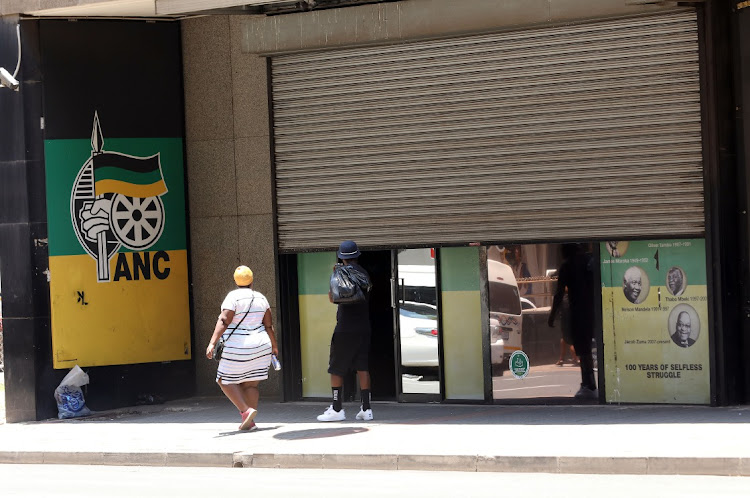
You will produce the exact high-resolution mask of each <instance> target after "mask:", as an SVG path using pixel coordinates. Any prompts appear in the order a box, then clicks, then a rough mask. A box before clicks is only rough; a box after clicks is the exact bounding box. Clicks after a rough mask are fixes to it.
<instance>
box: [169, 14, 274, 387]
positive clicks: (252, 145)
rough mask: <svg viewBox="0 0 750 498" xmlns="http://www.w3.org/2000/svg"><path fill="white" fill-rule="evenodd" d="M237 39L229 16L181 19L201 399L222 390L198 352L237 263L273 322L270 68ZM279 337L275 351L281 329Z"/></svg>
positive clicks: (210, 365)
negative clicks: (250, 273)
mask: <svg viewBox="0 0 750 498" xmlns="http://www.w3.org/2000/svg"><path fill="white" fill-rule="evenodd" d="M241 34H242V30H241V26H240V19H239V18H237V17H233V16H232V17H230V16H210V17H201V18H195V19H188V20H185V21H182V42H183V64H184V85H185V127H186V133H185V135H186V149H187V178H188V196H189V197H188V198H189V236H190V250H191V258H192V259H191V261H192V275H193V306H194V310H195V313H194V317H195V334H196V337H195V353H196V376H197V382H196V384H197V391H198V394H199V395H212V394H219V392H220V391H219V389H218V387H217V386H216V384H215V382H214V379H215V375H216V363H215V362H213V361H210V360H207V359H206V358H205V356H204V351H205V347H206V345H207V343H208V340H209V338H210V336H211V333H212V332H213V327H214V324H215V323H216V317H217V316H218V314H219V312H220V305H221V302H222V300H223V298H224V296H225V295H226V293H227V292H228V291H230V290H231V289H233V288H234V283H233V281H232V272H233V270H234V268H235V267H236V266H237V265H239V264H244V265H247V266H249V267H250V268H251V269H252V270H253V272H254V274H255V284H254V286H255V290H257V291H259V292H261V293H262V294H264V295H265V296H266V297H267V298H268V301H269V303H270V304H271V307H272V312H273V313H274V318H275V319H276V317H277V315H278V313H277V305H276V299H277V298H276V280H275V275H276V266H275V265H276V260H275V254H274V228H273V209H272V194H273V193H272V170H271V159H270V141H269V120H268V93H267V83H266V80H267V71H266V60H265V58H262V57H258V56H255V55H251V54H243V53H242V51H241ZM276 321H277V320H276ZM277 323H278V321H277ZM276 333H277V338H278V340H279V343H281V339H280V335H281V334H280V329H279V327H278V325H277V327H276ZM261 393H262V396H263V397H271V398H279V397H280V396H281V379H280V376H279V375H278V374H275V373H274V372H272V373H271V374H270V378H269V380H268V381H266V382H263V383H262V384H261Z"/></svg>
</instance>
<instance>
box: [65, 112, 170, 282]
mask: <svg viewBox="0 0 750 498" xmlns="http://www.w3.org/2000/svg"><path fill="white" fill-rule="evenodd" d="M103 145H104V137H103V136H102V130H101V125H100V123H99V116H98V114H94V128H93V130H92V132H91V149H92V152H91V157H90V158H89V160H88V161H86V164H84V165H83V167H82V168H81V170H80V172H79V173H78V176H77V177H76V180H75V184H74V186H73V192H72V195H71V197H70V214H71V218H72V220H73V226H74V227H75V231H76V235H77V236H78V240H79V242H80V243H81V246H83V248H84V249H85V250H86V252H88V253H89V254H90V255H91V256H92V257H93V258H94V259H96V261H97V280H98V281H99V282H109V281H110V272H109V259H110V258H111V257H112V256H113V255H114V254H115V253H117V251H118V249H120V246H121V245H122V246H125V247H127V248H128V249H132V250H134V251H138V250H143V249H147V248H149V247H151V246H152V245H153V244H154V242H156V241H157V240H158V239H159V237H160V236H161V234H162V231H163V229H164V204H163V203H162V201H161V199H160V196H161V195H163V194H165V193H166V192H167V185H166V183H165V182H164V177H163V175H162V171H161V164H160V162H159V154H155V155H153V156H151V157H134V156H130V155H127V154H122V153H119V152H108V151H105V150H104V149H103ZM157 273H161V272H157Z"/></svg>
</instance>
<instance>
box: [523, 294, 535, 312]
mask: <svg viewBox="0 0 750 498" xmlns="http://www.w3.org/2000/svg"><path fill="white" fill-rule="evenodd" d="M533 309H536V304H534V303H532V302H531V301H530V300H529V299H526V298H525V297H522V298H521V310H533Z"/></svg>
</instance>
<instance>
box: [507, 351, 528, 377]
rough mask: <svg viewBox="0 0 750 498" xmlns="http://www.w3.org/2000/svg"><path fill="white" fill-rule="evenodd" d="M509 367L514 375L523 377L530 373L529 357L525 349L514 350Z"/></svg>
mask: <svg viewBox="0 0 750 498" xmlns="http://www.w3.org/2000/svg"><path fill="white" fill-rule="evenodd" d="M508 368H510V373H512V374H513V377H515V378H516V379H523V378H524V377H526V376H527V375H529V357H528V356H526V353H524V352H523V351H520V350H519V351H513V354H512V355H510V360H509V361H508Z"/></svg>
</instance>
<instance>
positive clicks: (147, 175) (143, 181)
mask: <svg viewBox="0 0 750 498" xmlns="http://www.w3.org/2000/svg"><path fill="white" fill-rule="evenodd" d="M93 163H94V189H95V192H96V195H102V194H108V193H115V194H122V195H127V196H130V197H141V198H144V197H155V196H158V195H162V194H165V193H167V185H166V183H165V182H164V176H163V175H162V172H161V165H160V164H159V154H155V155H153V156H151V157H132V156H127V155H125V154H120V153H117V152H101V153H99V154H96V155H94V157H93Z"/></svg>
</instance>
